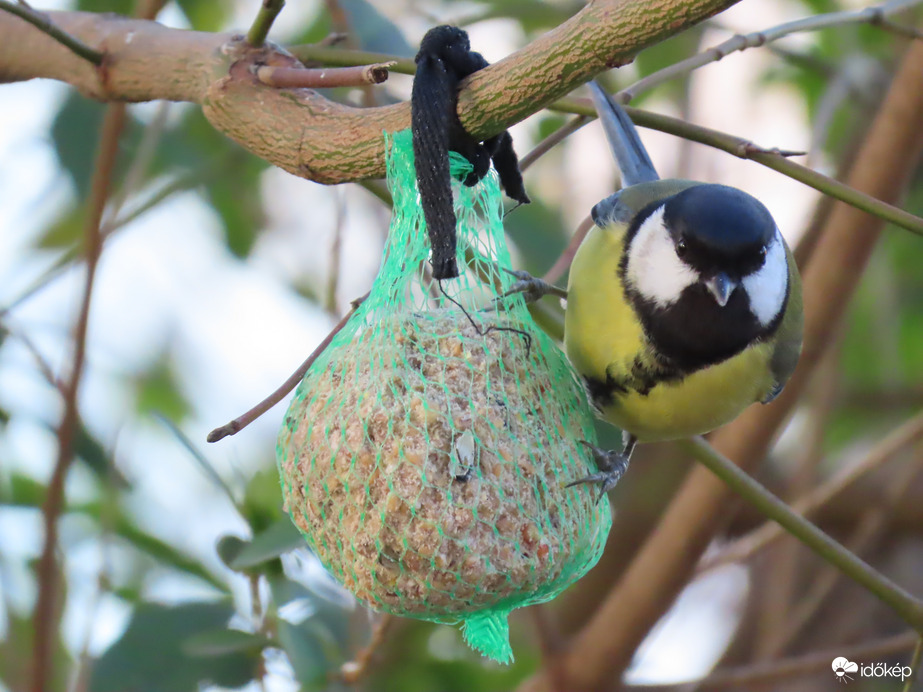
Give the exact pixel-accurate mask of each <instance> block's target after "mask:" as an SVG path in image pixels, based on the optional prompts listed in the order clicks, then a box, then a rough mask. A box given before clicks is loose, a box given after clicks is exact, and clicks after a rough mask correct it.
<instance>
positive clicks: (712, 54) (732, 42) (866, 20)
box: [616, 0, 921, 103]
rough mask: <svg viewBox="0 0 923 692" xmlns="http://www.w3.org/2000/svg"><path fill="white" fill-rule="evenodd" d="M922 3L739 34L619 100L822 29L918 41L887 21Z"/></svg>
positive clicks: (900, 2)
mask: <svg viewBox="0 0 923 692" xmlns="http://www.w3.org/2000/svg"><path fill="white" fill-rule="evenodd" d="M920 3H921V0H892V1H891V2H886V3H883V4H881V5H877V6H874V7H866V8H863V9H861V10H848V11H844V12H830V13H829V14H818V15H813V16H811V17H805V18H803V19H796V20H794V21H791V22H785V23H784V24H779V25H778V26H774V27H772V28H770V29H765V30H763V31H754V32H752V33H749V34H736V35H735V36H732V37H731V38H729V39H728V40H727V41H724V42H723V43H720V44H718V45H717V46H713V47H711V48H708V49H707V50H704V51H702V52H701V53H697V54H696V55H693V56H692V57H690V58H686V59H685V60H681V61H680V62H678V63H674V64H673V65H670V66H668V67H665V68H663V69H662V70H657V71H656V72H653V73H651V74H649V75H648V76H646V77H644V78H643V79H640V80H638V81H637V82H635V83H634V84H632V85H630V86H628V87H626V88H624V89H622V90H621V91H619V92H618V93H617V94H616V98H617V99H619V100H620V101H621V102H622V103H629V102H630V101H631V100H632V99H633V98H634V97H635V96H637V95H638V94H640V93H642V92H645V91H649V90H650V89H653V88H654V87H656V86H659V85H661V84H663V83H664V82H668V81H670V80H671V79H675V78H677V77H682V76H684V75H687V74H689V73H690V72H692V71H693V70H696V69H698V68H700V67H702V66H704V65H707V64H709V63H712V62H717V61H719V60H721V59H722V58H724V57H726V56H728V55H730V54H731V53H734V52H737V51H744V50H747V49H748V48H759V47H760V46H765V45H766V44H768V43H772V42H773V41H777V40H779V39H780V38H783V37H785V36H790V35H791V34H795V33H799V32H805V31H818V30H820V29H829V28H832V27H839V26H845V25H847V24H871V25H873V26H881V27H882V28H886V29H888V30H890V31H898V30H899V31H901V32H902V33H904V34H905V35H909V36H910V37H911V38H918V37H919V32H917V31H916V30H915V29H912V28H908V27H902V26H900V25H896V24H893V23H892V22H889V21H888V20H887V19H886V17H888V16H890V15H892V14H896V13H898V12H902V11H905V10H908V9H911V8H913V7H915V6H917V5H919V4H920Z"/></svg>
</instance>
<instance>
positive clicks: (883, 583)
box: [679, 437, 923, 633]
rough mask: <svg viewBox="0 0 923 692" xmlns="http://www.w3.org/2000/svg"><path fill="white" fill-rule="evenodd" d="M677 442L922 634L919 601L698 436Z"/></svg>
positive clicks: (922, 609) (732, 487)
mask: <svg viewBox="0 0 923 692" xmlns="http://www.w3.org/2000/svg"><path fill="white" fill-rule="evenodd" d="M679 444H680V445H681V446H682V447H683V449H685V450H686V451H687V452H688V453H689V454H691V455H692V456H693V457H695V459H696V460H697V461H698V462H699V463H701V464H703V465H704V466H705V467H706V468H708V470H709V471H711V472H712V473H713V474H715V475H716V476H718V478H720V479H721V481H722V482H723V483H724V484H725V485H727V486H728V487H729V488H731V490H733V491H734V492H735V493H737V494H738V495H740V496H741V497H743V498H745V499H746V500H747V502H749V503H750V504H752V505H753V506H755V507H756V508H757V509H758V510H759V511H760V513H761V514H762V515H763V516H765V517H768V518H769V519H771V520H773V521H775V522H776V523H777V524H779V526H781V527H782V528H783V529H785V530H786V531H787V532H788V533H789V534H790V535H792V536H794V537H795V538H797V539H798V540H799V541H801V542H802V543H803V544H804V545H806V546H807V547H808V548H810V549H811V550H812V551H814V553H815V554H817V555H818V556H819V557H821V559H823V560H825V561H827V562H829V563H830V564H831V565H833V566H835V567H836V568H837V569H838V570H839V571H841V572H842V573H843V574H846V575H847V576H848V577H849V578H851V579H852V580H853V581H855V582H856V583H858V584H859V585H860V586H862V587H864V588H865V589H866V590H867V591H869V592H871V593H872V594H874V595H875V596H876V597H877V598H878V599H879V600H881V601H882V602H883V603H885V604H886V605H887V606H888V607H889V608H891V609H892V610H893V611H894V612H895V613H896V614H897V615H898V616H899V617H900V618H901V619H902V620H903V621H904V622H906V623H907V624H908V625H910V626H911V627H912V628H914V629H915V630H916V631H917V632H920V633H923V601H921V600H920V599H918V598H916V597H914V596H913V594H911V593H909V592H907V591H906V590H904V589H903V588H902V587H900V586H898V585H897V584H895V583H894V582H892V581H891V580H890V579H888V578H887V577H886V576H884V575H883V574H881V573H880V572H879V571H877V570H876V569H875V568H873V567H872V566H871V565H869V564H868V563H867V562H865V561H864V560H863V559H862V558H860V557H858V556H857V555H855V554H853V553H852V552H850V551H849V550H847V549H846V548H845V547H843V545H842V544H841V543H838V542H837V541H835V540H833V539H832V538H830V536H828V535H827V534H826V533H824V532H823V531H821V530H820V529H819V528H817V526H815V525H814V524H812V523H811V522H810V521H808V520H807V519H805V518H804V517H803V516H801V515H800V514H797V513H796V512H793V511H792V509H791V508H790V507H789V506H788V505H786V504H785V503H784V502H782V500H780V499H779V498H777V497H776V496H775V495H773V494H772V493H770V492H769V491H768V490H766V488H764V487H763V486H762V485H760V484H759V483H758V482H757V481H755V480H754V479H753V478H751V477H750V476H749V475H748V474H747V473H746V472H745V471H743V470H742V469H741V468H740V467H738V466H737V465H736V464H734V462H732V461H731V460H730V459H728V458H727V457H725V456H724V455H722V454H721V453H719V452H717V451H716V450H715V449H714V448H713V447H712V446H711V445H709V444H708V443H707V442H706V441H705V440H704V439H702V438H701V437H697V438H694V439H692V440H683V441H681V442H680V443H679Z"/></svg>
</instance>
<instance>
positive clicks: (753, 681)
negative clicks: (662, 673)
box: [627, 632, 919, 692]
mask: <svg viewBox="0 0 923 692" xmlns="http://www.w3.org/2000/svg"><path fill="white" fill-rule="evenodd" d="M918 639H919V635H917V633H916V632H904V633H903V634H897V635H895V636H893V637H887V638H885V639H878V640H875V641H871V642H864V643H862V644H856V645H855V646H843V647H838V648H836V649H827V650H825V651H814V652H812V653H809V654H805V655H803V656H796V657H793V658H785V659H782V660H779V661H769V662H766V663H758V664H756V665H752V666H741V667H739V668H726V669H724V670H716V671H715V672H713V673H711V674H710V675H707V676H706V677H704V678H702V679H700V680H698V681H695V682H696V685H697V688H705V689H709V690H722V689H727V688H731V687H736V688H740V689H751V688H753V687H755V686H756V685H768V684H771V683H778V682H782V681H785V680H790V679H791V678H797V677H803V676H806V675H811V674H814V673H818V672H821V671H825V672H827V673H828V674H829V673H830V662H831V661H832V660H833V659H834V658H837V657H838V656H845V657H846V658H848V659H849V660H850V661H857V660H858V661H863V660H869V659H875V658H878V657H884V656H891V655H894V654H897V653H901V652H903V651H909V650H910V649H911V647H913V645H914V643H915V642H916V641H917V640H918ZM689 684H690V683H689V682H681V683H677V684H673V685H631V686H629V687H627V689H628V690H632V692H683V690H686V689H688V686H689Z"/></svg>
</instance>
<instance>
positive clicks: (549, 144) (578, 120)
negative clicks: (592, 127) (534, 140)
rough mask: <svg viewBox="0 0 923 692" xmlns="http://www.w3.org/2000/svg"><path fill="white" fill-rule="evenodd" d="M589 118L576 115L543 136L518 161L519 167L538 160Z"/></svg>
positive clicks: (522, 167)
mask: <svg viewBox="0 0 923 692" xmlns="http://www.w3.org/2000/svg"><path fill="white" fill-rule="evenodd" d="M590 120H591V118H589V117H587V116H585V115H578V116H577V117H575V118H572V119H571V120H570V121H569V122H567V123H565V124H564V125H562V126H561V127H559V128H558V129H557V130H555V131H554V132H552V133H551V134H550V135H548V136H547V137H545V139H543V140H542V141H541V142H539V143H538V144H536V145H535V148H534V149H533V150H532V151H530V152H529V153H528V154H526V155H525V156H523V157H522V159H520V161H519V169H520V170H521V171H525V170H526V169H527V168H529V166H531V165H532V164H533V163H535V162H536V161H538V160H539V159H540V158H541V157H542V156H544V155H545V154H547V153H548V152H549V151H551V150H552V148H554V147H556V146H557V145H558V144H560V143H561V142H563V141H564V139H565V138H566V137H569V136H570V135H572V134H574V133H575V132H576V131H577V130H579V129H580V128H581V127H583V126H584V125H586V124H587V123H588V122H590Z"/></svg>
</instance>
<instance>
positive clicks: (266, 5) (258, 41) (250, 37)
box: [247, 0, 285, 48]
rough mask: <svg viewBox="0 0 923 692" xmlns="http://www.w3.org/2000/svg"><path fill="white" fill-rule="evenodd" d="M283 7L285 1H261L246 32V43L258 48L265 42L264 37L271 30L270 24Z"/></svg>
mask: <svg viewBox="0 0 923 692" xmlns="http://www.w3.org/2000/svg"><path fill="white" fill-rule="evenodd" d="M283 7H285V0H263V4H262V5H260V9H259V11H258V12H257V13H256V19H254V20H253V24H252V25H251V26H250V31H248V32H247V43H249V44H250V45H251V46H253V47H254V48H259V47H260V46H262V45H263V44H264V43H265V42H266V36H268V35H269V30H270V29H271V28H272V23H273V22H274V21H276V17H278V16H279V12H281V11H282V8H283Z"/></svg>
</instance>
